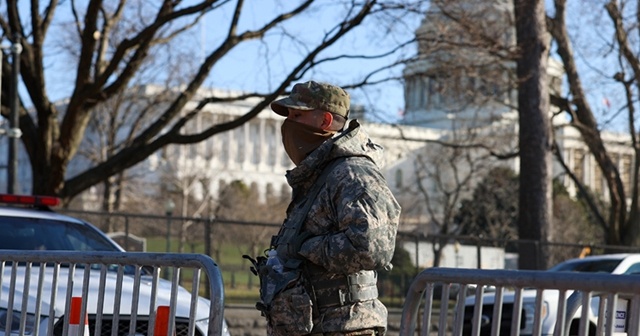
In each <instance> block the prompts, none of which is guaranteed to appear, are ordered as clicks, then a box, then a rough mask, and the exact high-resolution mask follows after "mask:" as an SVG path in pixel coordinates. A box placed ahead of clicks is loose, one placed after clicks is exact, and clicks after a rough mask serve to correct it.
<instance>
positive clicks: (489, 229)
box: [454, 167, 519, 240]
mask: <svg viewBox="0 0 640 336" xmlns="http://www.w3.org/2000/svg"><path fill="white" fill-rule="evenodd" d="M518 192H519V182H518V176H517V175H516V174H515V173H514V172H513V171H512V170H511V169H509V168H505V167H497V168H494V169H492V170H490V171H489V173H488V174H487V175H486V176H485V177H484V178H483V179H482V181H481V182H480V183H478V185H477V186H476V188H475V189H474V191H473V194H472V197H471V199H466V200H463V201H462V202H461V204H460V208H459V209H458V211H457V213H456V215H455V217H454V221H455V223H457V224H458V225H459V226H460V227H461V233H462V234H464V235H472V236H476V237H484V238H488V239H494V240H512V239H517V237H518V230H517V227H518Z"/></svg>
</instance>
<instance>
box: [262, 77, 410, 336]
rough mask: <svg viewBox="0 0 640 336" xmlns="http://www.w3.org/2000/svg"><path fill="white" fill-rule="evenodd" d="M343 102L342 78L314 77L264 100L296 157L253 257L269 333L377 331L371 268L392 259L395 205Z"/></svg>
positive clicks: (380, 318) (372, 150) (379, 312)
mask: <svg viewBox="0 0 640 336" xmlns="http://www.w3.org/2000/svg"><path fill="white" fill-rule="evenodd" d="M349 106H350V99H349V95H348V94H347V92H345V91H344V90H343V89H342V88H340V87H337V86H334V85H330V84H325V83H317V82H314V81H309V82H305V83H299V84H296V85H295V86H294V87H293V90H292V91H291V94H290V95H289V96H288V97H286V98H283V99H280V100H277V101H274V102H273V103H272V104H271V109H272V110H273V111H274V112H276V113H277V114H279V115H282V116H285V117H286V119H285V120H284V122H283V124H282V142H283V145H284V149H285V151H286V152H287V154H288V156H289V157H290V158H291V161H293V163H294V164H295V165H296V167H295V168H294V169H292V170H290V171H288V172H287V174H286V178H287V181H288V183H289V185H290V186H291V188H292V201H291V204H290V205H289V207H288V209H287V218H286V219H285V221H284V223H283V225H282V227H281V229H280V231H279V233H278V234H277V235H276V236H274V237H273V238H272V241H271V250H272V251H271V253H269V255H270V256H271V258H270V260H269V261H266V263H265V262H264V261H265V259H264V258H262V262H261V263H259V269H260V271H259V275H260V280H261V302H259V303H258V304H257V305H256V306H257V307H258V309H260V310H261V311H262V312H263V315H265V316H266V317H267V320H268V333H269V335H287V336H291V335H307V334H311V335H316V334H317V335H354V336H355V335H384V333H385V332H386V328H387V309H386V307H385V306H384V305H383V304H382V302H380V301H379V300H378V291H377V273H376V272H377V270H381V269H387V270H389V269H390V267H391V257H392V256H393V251H394V248H395V238H396V232H397V228H398V220H399V216H400V206H399V205H398V203H397V201H396V200H395V198H394V197H393V195H392V194H391V191H390V190H389V188H388V186H387V183H386V181H385V179H384V177H383V175H382V174H381V173H380V166H379V163H378V162H379V160H381V159H382V148H381V147H380V146H379V145H377V144H374V143H373V142H372V141H371V139H369V137H368V135H367V134H366V133H365V132H364V131H363V130H362V128H361V126H360V124H359V123H358V122H357V120H352V121H350V122H349V124H348V125H347V124H346V122H347V117H348V116H349ZM345 126H346V129H344V128H345ZM273 251H275V252H273ZM273 262H280V263H281V264H282V265H283V266H284V267H283V266H282V265H281V266H279V267H273V266H272V265H273V264H272V263H273Z"/></svg>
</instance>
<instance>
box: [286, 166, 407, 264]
mask: <svg viewBox="0 0 640 336" xmlns="http://www.w3.org/2000/svg"><path fill="white" fill-rule="evenodd" d="M338 175H339V178H338V181H337V183H335V184H332V186H331V187H330V189H332V190H331V191H332V192H331V193H330V194H331V195H330V196H329V199H328V200H327V201H328V202H330V203H331V204H330V207H331V208H333V209H334V210H333V211H332V212H333V213H334V216H335V218H334V220H335V221H337V223H336V224H337V225H336V226H335V227H336V228H337V230H334V231H332V232H329V233H327V234H323V235H318V236H314V237H311V238H309V239H307V240H306V241H305V242H303V243H302V245H301V248H300V251H299V252H298V253H299V254H300V255H301V256H303V257H304V258H306V259H308V260H309V261H311V262H313V263H314V264H317V265H319V266H322V267H324V268H325V269H327V270H328V271H329V272H332V273H354V272H357V271H360V270H375V269H381V268H383V267H385V266H387V265H388V264H389V263H390V262H391V258H392V256H393V251H394V249H395V242H396V233H397V229H398V221H399V216H400V206H399V205H398V203H397V202H396V200H395V198H394V197H393V195H392V194H391V191H390V190H389V188H388V186H387V184H386V181H385V180H384V178H383V177H382V175H381V174H380V173H379V171H378V170H377V168H375V167H374V166H372V165H364V166H362V165H360V166H357V167H351V169H349V170H348V171H347V173H344V174H338Z"/></svg>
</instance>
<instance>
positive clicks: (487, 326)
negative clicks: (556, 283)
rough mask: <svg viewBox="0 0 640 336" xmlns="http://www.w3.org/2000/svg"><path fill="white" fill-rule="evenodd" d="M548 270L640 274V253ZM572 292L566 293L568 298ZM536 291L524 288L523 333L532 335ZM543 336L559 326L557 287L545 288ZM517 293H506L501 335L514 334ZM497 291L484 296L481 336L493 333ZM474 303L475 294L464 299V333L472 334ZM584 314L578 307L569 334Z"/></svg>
mask: <svg viewBox="0 0 640 336" xmlns="http://www.w3.org/2000/svg"><path fill="white" fill-rule="evenodd" d="M548 271H549V272H601V273H610V274H640V254H609V255H600V256H588V257H585V258H579V259H571V260H567V261H564V262H562V263H559V264H558V265H556V266H554V267H552V268H550V269H549V270H548ZM570 294H571V293H568V294H567V297H569V295H570ZM536 295H537V291H536V290H533V289H525V290H523V291H522V319H521V323H520V335H531V334H532V333H533V319H534V312H535V310H534V309H535V300H536ZM542 296H543V297H542V302H543V304H544V308H543V309H542V313H543V316H542V329H541V334H542V335H553V332H554V328H555V325H556V316H557V311H558V307H557V305H556V303H557V302H558V296H559V292H558V291H557V290H545V291H543V292H542ZM514 297H515V295H514V293H513V292H510V291H506V290H505V292H504V295H503V305H502V320H501V324H500V325H501V330H500V335H510V334H511V330H510V328H511V319H512V313H513V306H514V305H513V303H514ZM494 299H495V297H494V294H493V293H488V294H485V295H484V296H483V301H482V303H483V305H482V319H481V320H482V326H481V330H480V334H481V335H490V333H491V324H492V321H491V319H492V318H493V310H494ZM474 305H475V297H474V296H470V297H467V298H466V300H465V313H464V327H463V335H471V319H472V318H473V313H474ZM598 310H599V298H598V297H594V298H593V299H592V301H591V304H590V306H589V321H590V324H591V325H590V327H589V330H590V331H591V332H592V333H593V331H595V328H596V324H597V320H598V315H599V311H598ZM580 315H581V309H579V310H578V311H577V312H576V314H575V315H574V318H573V319H572V320H571V321H567V323H568V324H569V325H570V331H569V334H570V335H577V334H578V323H577V322H578V320H579V318H580Z"/></svg>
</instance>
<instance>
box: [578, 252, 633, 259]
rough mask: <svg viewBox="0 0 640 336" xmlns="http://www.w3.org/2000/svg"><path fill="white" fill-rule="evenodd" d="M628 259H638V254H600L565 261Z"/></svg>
mask: <svg viewBox="0 0 640 336" xmlns="http://www.w3.org/2000/svg"><path fill="white" fill-rule="evenodd" d="M630 257H637V258H640V253H612V254H600V255H591V256H586V257H584V258H574V259H569V260H566V261H577V260H607V259H627V258H630Z"/></svg>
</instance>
